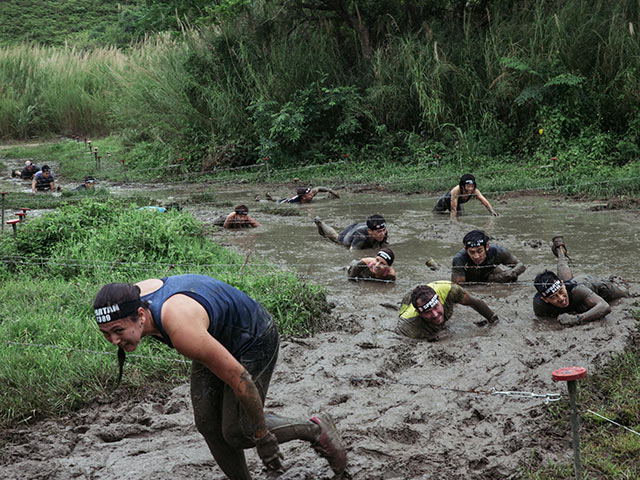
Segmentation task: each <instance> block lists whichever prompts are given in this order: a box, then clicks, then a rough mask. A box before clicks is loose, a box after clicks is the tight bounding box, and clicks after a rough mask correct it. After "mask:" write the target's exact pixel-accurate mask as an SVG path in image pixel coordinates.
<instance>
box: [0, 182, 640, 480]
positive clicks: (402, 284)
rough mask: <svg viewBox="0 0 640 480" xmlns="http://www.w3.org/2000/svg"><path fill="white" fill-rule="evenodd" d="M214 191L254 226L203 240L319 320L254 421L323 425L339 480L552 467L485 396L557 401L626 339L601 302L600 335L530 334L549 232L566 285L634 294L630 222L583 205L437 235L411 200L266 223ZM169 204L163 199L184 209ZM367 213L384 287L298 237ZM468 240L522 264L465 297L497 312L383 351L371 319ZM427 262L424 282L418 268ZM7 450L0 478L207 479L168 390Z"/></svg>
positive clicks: (536, 439) (529, 432)
mask: <svg viewBox="0 0 640 480" xmlns="http://www.w3.org/2000/svg"><path fill="white" fill-rule="evenodd" d="M216 191H217V192H216V193H217V194H218V197H219V198H224V199H227V200H229V201H230V202H231V203H232V204H235V203H246V204H248V206H249V208H250V213H251V214H252V215H253V216H254V217H255V218H256V219H257V220H258V221H260V222H261V223H262V224H263V226H262V227H261V228H259V229H256V230H253V231H242V232H229V231H223V230H219V231H217V232H214V233H213V234H212V236H213V238H214V240H216V241H219V242H221V243H224V244H227V245H231V246H232V247H233V248H236V249H238V250H239V251H242V252H248V251H251V252H252V258H254V257H253V255H255V256H261V257H263V258H265V259H267V260H268V261H270V262H272V263H276V264H279V265H282V267H283V268H289V269H291V270H294V271H296V272H298V273H299V274H301V275H303V276H304V277H308V278H309V279H310V280H312V281H314V282H317V283H320V284H323V285H325V286H326V287H327V289H328V292H329V297H330V300H331V301H333V302H334V303H335V304H336V309H335V315H336V317H337V319H338V322H337V325H338V326H337V329H336V330H334V331H330V332H326V333H322V334H319V335H317V336H315V337H314V338H310V339H286V340H285V341H283V343H282V349H281V355H280V360H279V364H278V367H277V369H276V372H275V375H274V379H273V381H272V387H271V389H270V392H269V396H268V401H267V405H266V406H267V409H269V410H272V411H275V412H277V413H280V414H283V415H289V416H292V417H300V418H304V417H306V416H308V415H309V414H310V413H311V412H314V411H318V410H327V411H329V412H331V414H332V415H333V416H334V418H335V420H336V423H337V426H338V428H339V430H340V431H341V433H342V435H343V438H344V440H345V443H346V445H347V448H348V455H349V464H350V468H349V470H350V474H351V476H352V477H353V478H355V479H362V480H365V479H380V480H382V479H443V478H446V479H487V478H495V479H498V478H507V477H510V476H511V475H513V474H514V473H515V472H516V470H517V466H518V465H519V464H521V462H525V461H527V460H530V459H531V458H532V457H534V458H536V459H549V460H552V461H557V460H570V458H571V451H570V447H569V445H570V441H569V439H570V435H569V433H568V432H567V435H566V436H565V438H560V439H558V438H554V439H549V438H546V437H545V436H544V435H542V434H541V432H542V431H543V430H544V426H545V425H546V422H547V421H548V407H547V406H545V404H544V402H543V401H542V400H541V399H540V398H532V399H515V398H511V397H507V396H504V395H490V394H489V392H490V390H491V389H492V388H495V389H497V390H498V391H507V390H518V391H527V392H535V393H546V392H549V393H565V386H564V385H557V384H554V383H553V382H552V381H551V372H552V371H553V370H555V369H557V368H561V367H565V366H569V365H582V366H585V367H587V368H591V367H592V366H593V365H594V363H596V362H599V361H605V360H606V359H607V358H608V357H609V355H610V354H611V353H612V352H615V351H620V350H622V349H623V347H624V345H625V343H626V341H627V338H628V336H629V333H630V332H631V331H632V330H633V328H634V320H633V319H632V317H631V314H630V312H629V307H630V305H631V304H632V302H633V301H634V299H625V300H622V301H618V302H617V303H615V306H614V311H613V312H612V313H611V314H610V315H609V316H608V317H607V318H606V319H605V320H604V321H599V322H594V323H592V324H588V325H583V326H579V327H574V328H567V329H560V328H557V327H556V326H555V325H554V324H550V323H546V322H539V321H536V320H534V318H533V314H532V309H531V298H532V296H533V293H534V289H533V286H532V285H531V283H532V281H533V278H534V276H535V274H536V273H538V272H539V271H541V270H543V269H544V268H552V269H554V268H555V257H553V255H552V254H551V251H550V248H549V240H550V238H551V237H552V236H553V235H556V234H563V235H564V236H565V239H566V241H567V244H568V248H569V253H570V255H571V256H572V257H573V262H574V263H573V264H572V266H573V268H574V273H591V274H594V275H598V276H608V275H610V274H613V273H615V274H618V275H620V276H622V277H626V278H630V279H632V280H634V281H635V283H633V286H632V291H633V292H635V293H637V292H638V283H637V279H638V276H637V273H636V271H635V265H634V263H635V262H634V260H633V258H632V257H631V255H630V254H632V253H633V252H636V253H637V247H636V245H637V242H638V240H639V238H638V230H637V228H636V225H637V222H638V214H637V213H634V212H625V211H613V212H607V211H599V212H594V211H591V210H590V207H591V206H593V204H592V203H575V202H569V201H565V200H563V199H557V198H551V197H549V198H544V197H534V196H531V197H519V198H510V199H505V200H499V199H493V198H491V199H490V200H491V201H492V203H493V204H494V206H495V207H496V210H498V211H499V212H500V213H501V214H502V215H501V216H500V217H498V218H493V217H489V216H488V215H487V212H486V211H485V210H484V208H483V207H482V206H481V205H479V204H478V203H477V202H470V203H469V204H466V205H465V208H466V211H467V215H465V216H464V217H462V218H461V219H460V221H458V222H455V223H453V224H452V223H450V222H449V221H448V218H447V217H441V216H434V215H433V214H432V213H431V207H432V205H433V203H434V199H433V198H426V196H417V195H414V196H404V195H387V194H384V193H360V194H350V193H343V194H342V198H341V199H339V200H328V199H326V198H323V194H320V195H319V197H316V200H314V202H313V203H312V204H310V205H309V206H294V207H287V206H283V208H295V209H297V210H299V211H300V212H302V213H303V215H300V216H280V215H273V214H269V213H266V211H265V210H264V208H265V205H267V204H266V203H263V202H254V201H253V198H254V196H255V194H256V193H263V191H261V192H258V191H257V190H255V189H246V190H237V189H236V190H230V191H224V190H222V189H220V188H217V189H216ZM277 193H280V194H281V195H282V196H284V195H285V194H287V193H289V192H287V191H284V190H282V191H280V192H277ZM158 195H159V196H161V195H163V193H162V192H158ZM171 195H173V196H175V197H176V198H177V199H180V198H181V196H182V198H184V195H185V193H184V192H180V191H176V192H172V193H171ZM274 196H277V194H274ZM268 206H269V207H273V204H271V203H269V204H268ZM187 210H190V211H192V212H193V214H194V215H195V216H197V217H199V218H201V219H203V220H205V221H210V220H211V219H213V218H214V217H215V216H217V215H218V214H221V213H225V212H226V211H230V209H220V208H216V207H214V206H212V205H199V206H188V207H187ZM371 213H381V214H382V215H384V216H385V218H386V219H387V223H388V228H389V234H390V243H391V247H392V249H393V250H394V252H395V254H396V263H395V264H394V267H395V268H396V272H397V274H398V281H397V282H396V283H395V284H380V283H375V282H359V283H356V282H349V281H347V280H346V278H345V275H346V273H345V267H346V266H347V265H348V264H349V262H350V261H351V260H352V259H353V258H358V257H360V256H361V254H360V253H350V252H349V251H348V250H346V249H344V248H342V247H340V246H338V245H335V244H333V243H330V242H328V241H326V240H325V239H323V238H322V237H320V236H319V235H318V233H317V231H316V229H315V225H314V223H313V217H314V216H316V215H317V216H320V217H321V218H322V219H323V220H325V221H326V222H327V223H328V224H329V225H332V226H335V227H336V228H338V229H339V228H343V227H346V226H347V225H349V224H350V223H352V222H356V221H361V220H363V219H364V218H365V217H366V216H367V215H369V214H371ZM474 228H482V229H485V230H486V231H487V232H489V233H490V234H491V236H492V237H493V238H494V239H495V242H496V243H499V244H501V245H503V246H505V247H507V248H509V249H510V250H511V251H512V252H513V253H514V254H515V255H516V256H517V257H518V258H520V259H521V260H522V261H523V262H524V263H525V264H526V265H528V270H527V271H526V272H525V273H524V274H523V275H522V276H521V277H520V282H518V283H517V284H515V285H509V286H504V285H503V286H498V285H492V286H474V287H471V288H470V290H471V291H472V293H473V294H477V295H478V296H481V297H482V298H483V299H484V300H485V301H486V302H487V303H488V304H489V305H490V306H491V307H492V308H494V309H495V310H496V311H497V312H498V314H499V316H500V322H499V323H498V324H497V325H495V326H493V327H491V328H480V327H477V326H475V325H474V323H473V322H474V321H477V320H479V319H480V317H479V315H478V314H476V313H475V312H474V311H473V310H471V309H468V308H466V307H464V306H461V305H459V306H457V307H456V311H455V313H454V316H453V319H452V320H451V321H450V328H449V330H448V332H447V333H446V334H445V335H443V336H442V338H441V340H440V341H439V342H437V343H427V342H421V341H413V340H408V339H406V338H402V337H400V336H398V335H396V334H395V333H394V332H393V328H394V326H395V323H396V314H397V312H395V311H394V310H392V309H390V308H388V307H385V306H383V305H382V304H387V303H389V304H397V303H398V301H399V299H400V298H401V297H402V296H403V295H404V294H405V293H406V292H407V291H409V290H410V289H411V288H412V287H413V286H415V285H417V284H420V283H424V282H429V281H433V280H440V279H448V278H449V276H450V270H449V265H450V262H451V257H452V256H453V255H454V254H455V253H456V252H457V251H458V250H459V249H460V247H461V239H462V237H463V235H464V234H465V233H466V232H467V231H469V230H471V229H474ZM372 253H374V252H372V251H366V252H362V254H372ZM428 258H433V259H434V260H436V262H437V263H438V264H440V269H439V270H437V271H432V270H430V269H429V268H428V267H427V266H425V260H427V259H428ZM457 390H465V391H466V392H460V391H457ZM584 408H585V409H586V408H589V406H588V405H585V406H584ZM22 434H23V435H22V437H21V439H20V436H18V437H16V441H15V442H13V443H12V444H10V445H8V446H7V447H5V448H4V449H3V450H4V451H3V457H4V458H5V459H6V460H4V463H5V465H3V467H2V469H1V470H0V478H53V479H63V478H64V479H66V478H83V479H84V478H87V479H89V478H91V479H105V480H116V479H117V480H120V479H122V480H124V479H131V478H138V477H142V476H144V477H145V478H149V479H200V478H202V479H204V478H207V479H216V480H217V479H222V478H224V477H223V476H222V474H221V473H220V471H219V470H218V468H217V467H216V466H215V464H214V463H213V461H212V460H211V457H210V455H209V453H208V451H207V449H206V446H205V445H204V442H203V441H202V439H201V437H200V436H199V434H198V433H197V432H196V431H195V429H194V427H193V424H192V419H191V410H190V406H189V400H188V388H187V387H186V386H183V387H179V388H177V389H176V390H175V391H174V392H173V393H172V395H171V396H170V397H169V398H154V397H153V396H151V397H149V398H148V399H146V400H145V401H143V402H140V403H138V404H135V405H134V404H123V403H121V402H119V401H118V399H117V398H113V399H103V403H101V404H96V405H95V406H94V408H93V409H88V410H86V411H83V412H80V413H79V414H76V415H73V416H71V417H69V418H67V419H63V420H58V421H52V422H46V423H43V424H40V425H38V426H36V427H35V428H32V429H25V430H24V431H23V432H22ZM283 452H284V454H285V459H286V460H285V465H286V467H287V471H286V472H285V473H284V474H283V475H282V476H281V478H283V479H290V480H291V479H309V480H311V479H324V478H331V471H330V469H329V468H328V467H327V464H326V462H325V461H324V460H322V459H320V458H318V457H317V456H316V455H315V454H314V453H313V451H312V450H311V449H309V448H308V446H307V445H305V444H302V443H300V442H291V443H289V444H286V445H283ZM247 458H248V462H249V465H250V468H251V470H252V472H253V475H254V478H266V474H265V473H264V471H263V469H262V467H261V465H260V462H259V461H258V459H257V456H256V455H255V453H254V452H253V451H247Z"/></svg>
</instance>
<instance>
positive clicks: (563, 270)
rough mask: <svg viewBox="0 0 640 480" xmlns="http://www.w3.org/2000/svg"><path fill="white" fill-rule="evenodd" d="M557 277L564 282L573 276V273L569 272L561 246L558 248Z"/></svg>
mask: <svg viewBox="0 0 640 480" xmlns="http://www.w3.org/2000/svg"><path fill="white" fill-rule="evenodd" d="M558 278H559V279H560V280H563V281H565V282H566V281H568V280H571V279H572V278H573V273H572V272H571V268H569V262H568V261H567V257H566V255H565V251H564V249H562V248H558Z"/></svg>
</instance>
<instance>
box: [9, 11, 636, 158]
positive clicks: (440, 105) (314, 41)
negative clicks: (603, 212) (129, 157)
mask: <svg viewBox="0 0 640 480" xmlns="http://www.w3.org/2000/svg"><path fill="white" fill-rule="evenodd" d="M169 3H172V2H159V1H158V2H152V1H148V2H145V3H144V4H142V3H141V4H137V8H139V9H140V8H147V9H148V11H147V13H149V12H152V11H153V12H156V13H155V16H154V15H150V17H149V18H155V19H156V21H155V22H151V24H150V25H149V27H148V28H150V29H153V28H155V25H159V26H162V22H161V21H160V19H162V18H164V19H165V20H166V19H167V18H168V17H167V15H166V14H162V13H159V12H162V11H165V12H166V9H165V10H163V9H162V8H161V7H162V5H164V6H165V7H166V4H169ZM173 3H176V2H173ZM177 3H180V2H177ZM188 3H191V5H187V6H186V7H184V8H182V9H181V11H183V12H187V13H185V23H183V24H181V25H182V26H183V27H184V25H186V24H188V22H187V19H188V18H192V19H193V21H194V23H196V24H198V25H199V27H198V28H188V27H185V28H184V30H183V31H182V33H179V34H175V33H174V34H173V35H160V36H157V37H153V38H149V39H148V40H147V41H145V42H143V43H140V44H136V45H134V46H132V47H131V48H129V49H127V50H126V51H121V50H118V49H115V48H113V47H104V48H97V49H95V50H93V51H89V50H79V49H74V48H73V47H62V48H54V47H29V46H24V45H19V46H12V47H4V48H3V49H1V50H0V75H2V78H0V82H1V83H2V84H3V87H4V94H3V96H2V98H1V99H0V135H1V136H2V137H5V138H25V137H30V136H34V135H43V134H46V133H57V134H65V133H79V134H82V135H90V134H92V135H93V134H99V133H107V132H115V133H118V134H119V135H122V136H123V138H124V141H125V145H127V146H129V147H131V146H134V145H135V146H136V147H137V148H138V150H139V152H138V155H139V156H143V157H144V156H145V155H146V157H147V158H153V159H154V161H155V162H156V163H161V164H168V163H170V162H172V161H175V160H176V159H180V158H185V160H184V162H183V163H184V166H185V168H186V169H188V170H190V171H197V170H200V169H205V170H206V169H209V168H212V167H214V166H219V165H226V166H229V165H231V166H238V165H246V164H254V163H256V162H257V161H259V160H260V159H268V161H269V162H270V164H271V165H272V166H273V167H275V168H281V167H284V166H291V165H300V164H308V163H321V162H329V161H335V160H336V159H341V158H343V155H350V158H351V159H353V160H355V161H362V162H364V161H370V160H372V159H374V160H382V161H384V162H387V163H388V164H390V165H394V164H396V163H420V162H427V161H429V162H430V161H433V159H434V156H440V157H441V158H442V159H443V161H444V162H447V161H450V162H451V163H453V164H456V163H458V164H461V163H466V162H471V161H473V162H474V164H476V165H477V164H478V163H480V164H482V163H483V162H485V161H486V159H488V158H496V159H499V160H500V161H501V162H513V163H517V164H522V163H523V162H529V161H537V162H541V161H546V160H547V159H548V158H549V157H551V156H558V157H559V158H560V159H561V160H564V161H566V164H567V165H569V166H570V167H571V168H578V169H585V168H588V169H596V170H598V169H602V168H605V169H606V168H608V167H613V168H617V167H619V166H623V165H625V164H628V163H629V162H632V161H634V160H635V159H636V158H637V156H638V153H639V150H638V144H639V141H640V116H639V112H638V105H639V104H640V101H639V100H640V98H639V96H640V84H639V82H640V80H639V79H640V76H638V75H637V72H638V70H639V67H640V55H639V54H638V53H639V48H638V47H639V44H638V35H637V30H638V18H639V16H638V15H639V13H640V12H638V4H637V2H635V1H631V0H625V1H621V2H605V1H598V0H597V1H589V2H587V1H586V0H570V1H566V2H555V1H542V2H523V1H518V2H503V1H497V0H496V1H474V2H460V1H454V0H449V1H444V2H435V1H431V2H417V1H411V0H406V1H403V2H378V1H373V0H371V1H368V2H364V3H358V4H356V3H354V2H347V1H322V0H315V1H310V2H304V3H303V2H280V1H275V2H261V1H254V2H246V1H240V0H237V1H231V0H228V1H223V2H219V3H218V4H216V5H215V8H213V7H212V8H209V9H206V8H201V7H202V6H201V5H197V3H198V2H182V3H180V4H181V5H183V4H184V5H186V4H188ZM188 12H192V13H191V14H188ZM194 12H195V13H194ZM145 18H147V17H145ZM170 23H171V22H169V23H166V22H165V25H164V27H165V28H170V27H171V26H172V25H170ZM174 27H175V28H179V26H178V25H177V24H176V25H174ZM143 147H144V148H143ZM142 150H145V151H144V152H143V151H142ZM585 166H586V167H585Z"/></svg>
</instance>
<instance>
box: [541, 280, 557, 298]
mask: <svg viewBox="0 0 640 480" xmlns="http://www.w3.org/2000/svg"><path fill="white" fill-rule="evenodd" d="M561 288H562V282H561V281H560V280H556V281H555V282H553V283H552V284H551V285H549V286H548V287H547V288H545V289H544V290H543V291H542V292H540V295H541V296H543V297H548V296H550V295H553V294H554V293H556V292H557V291H558V290H560V289H561Z"/></svg>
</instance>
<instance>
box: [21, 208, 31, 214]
mask: <svg viewBox="0 0 640 480" xmlns="http://www.w3.org/2000/svg"><path fill="white" fill-rule="evenodd" d="M20 210H22V211H23V212H24V213H27V212H28V211H30V210H31V209H30V208H27V207H20Z"/></svg>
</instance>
